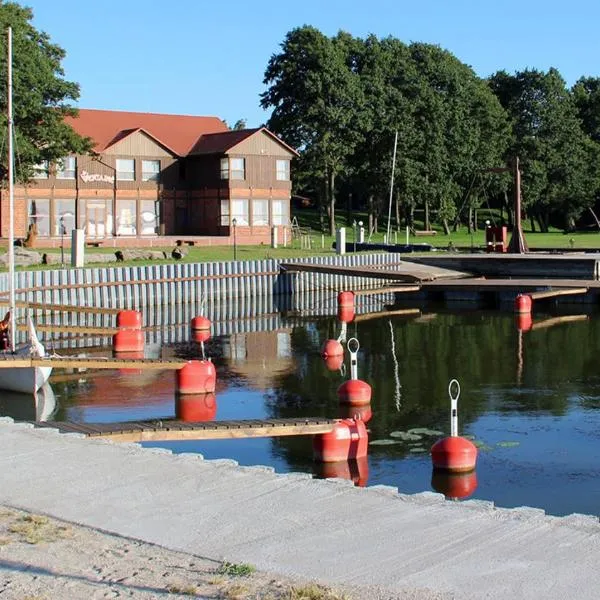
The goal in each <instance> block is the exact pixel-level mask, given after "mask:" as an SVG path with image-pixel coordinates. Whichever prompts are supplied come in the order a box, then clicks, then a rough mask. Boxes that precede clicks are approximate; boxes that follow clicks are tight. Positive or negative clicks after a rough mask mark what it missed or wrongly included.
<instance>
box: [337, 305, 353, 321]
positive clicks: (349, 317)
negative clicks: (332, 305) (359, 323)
mask: <svg viewBox="0 0 600 600" xmlns="http://www.w3.org/2000/svg"><path fill="white" fill-rule="evenodd" d="M355 316H356V312H355V311H354V306H340V307H339V308H338V312H337V318H338V321H339V322H340V323H352V321H354V317H355Z"/></svg>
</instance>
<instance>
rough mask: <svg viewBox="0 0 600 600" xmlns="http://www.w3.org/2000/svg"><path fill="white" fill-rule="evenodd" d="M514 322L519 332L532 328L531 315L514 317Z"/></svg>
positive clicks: (524, 314)
mask: <svg viewBox="0 0 600 600" xmlns="http://www.w3.org/2000/svg"><path fill="white" fill-rule="evenodd" d="M515 321H516V323H517V329H518V330H519V331H529V330H530V329H531V328H532V327H533V319H532V317H531V313H523V314H517V315H515Z"/></svg>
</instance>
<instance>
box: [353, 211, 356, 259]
mask: <svg viewBox="0 0 600 600" xmlns="http://www.w3.org/2000/svg"><path fill="white" fill-rule="evenodd" d="M352 229H353V230H354V252H356V219H354V221H352Z"/></svg>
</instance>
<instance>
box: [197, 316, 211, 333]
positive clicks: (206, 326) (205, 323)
mask: <svg viewBox="0 0 600 600" xmlns="http://www.w3.org/2000/svg"><path fill="white" fill-rule="evenodd" d="M210 326H211V322H210V319H209V318H207V317H203V316H202V315H200V316H198V317H194V318H193V319H192V331H206V330H210Z"/></svg>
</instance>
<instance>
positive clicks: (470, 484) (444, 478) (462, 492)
mask: <svg viewBox="0 0 600 600" xmlns="http://www.w3.org/2000/svg"><path fill="white" fill-rule="evenodd" d="M431 487H432V488H433V489H434V490H435V491H436V492H439V493H440V494H444V496H446V498H450V499H456V500H458V499H464V498H468V497H469V496H471V495H472V494H473V492H474V491H475V490H476V489H477V473H476V472H475V471H471V472H470V473H449V472H448V471H442V470H439V469H433V472H432V474H431Z"/></svg>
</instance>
